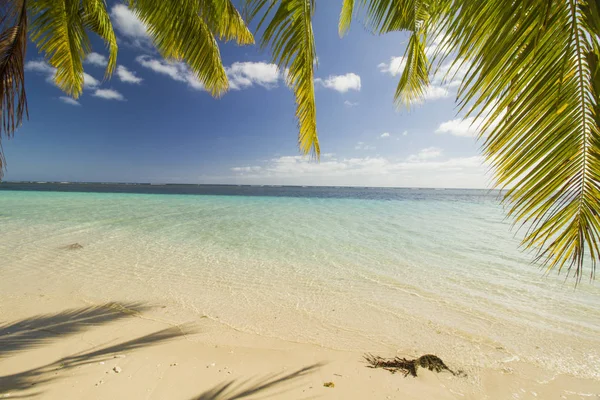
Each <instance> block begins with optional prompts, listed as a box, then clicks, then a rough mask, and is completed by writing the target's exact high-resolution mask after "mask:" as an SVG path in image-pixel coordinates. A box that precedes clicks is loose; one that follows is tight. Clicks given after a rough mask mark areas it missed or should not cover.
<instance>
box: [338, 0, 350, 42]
mask: <svg viewBox="0 0 600 400" xmlns="http://www.w3.org/2000/svg"><path fill="white" fill-rule="evenodd" d="M353 13H354V0H344V3H343V4H342V12H341V13H340V22H339V25H338V31H339V34H340V37H343V36H344V35H345V34H346V32H348V29H350V24H351V23H352V14H353Z"/></svg>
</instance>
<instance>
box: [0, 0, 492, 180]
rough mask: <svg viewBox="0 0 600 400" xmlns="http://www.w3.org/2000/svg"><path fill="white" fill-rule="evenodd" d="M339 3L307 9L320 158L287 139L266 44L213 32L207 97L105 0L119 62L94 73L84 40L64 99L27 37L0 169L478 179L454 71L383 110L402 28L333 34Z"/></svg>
mask: <svg viewBox="0 0 600 400" xmlns="http://www.w3.org/2000/svg"><path fill="white" fill-rule="evenodd" d="M340 4H341V1H321V2H319V3H318V4H317V7H318V8H317V11H316V15H315V20H314V31H315V38H316V45H317V53H318V57H319V65H318V69H317V72H316V77H317V80H316V82H315V85H316V101H317V120H318V121H317V122H318V131H319V137H320V143H321V150H322V153H323V155H322V158H321V162H320V163H315V162H311V161H310V160H309V159H307V158H303V157H302V156H301V155H300V154H299V152H298V148H297V126H296V121H295V117H294V111H295V104H294V98H293V94H292V92H291V91H290V90H289V88H287V86H286V85H285V82H284V81H283V76H282V75H283V74H282V73H281V72H280V71H278V70H277V68H276V67H275V66H274V65H272V64H270V55H269V53H268V51H260V50H259V49H258V48H257V47H256V46H246V47H238V46H235V45H233V44H222V46H221V53H222V58H223V62H224V64H225V66H226V67H227V71H228V75H229V78H230V82H231V86H232V90H230V92H228V93H227V94H226V95H225V96H224V97H223V98H221V99H214V98H212V97H211V96H210V95H209V94H208V93H207V92H205V91H204V90H203V89H202V85H200V84H199V82H198V81H197V80H195V78H194V77H193V75H192V74H190V73H189V70H188V69H187V68H186V67H185V66H184V65H182V64H176V63H175V64H174V63H169V62H167V61H165V60H163V59H161V58H160V56H159V55H158V54H157V53H156V52H155V51H154V50H153V48H152V45H151V44H150V41H149V40H148V38H147V36H146V34H145V30H144V27H143V25H141V24H140V22H139V21H138V20H137V19H136V18H135V17H134V16H133V15H132V14H131V13H130V12H129V11H128V10H127V9H126V8H125V7H124V6H122V5H119V4H118V3H113V2H109V6H110V8H111V15H112V17H113V24H114V26H115V30H116V32H117V35H118V38H119V43H120V46H119V56H118V66H119V67H118V70H117V72H116V73H115V74H114V76H113V77H112V79H110V80H106V81H105V80H104V79H103V76H104V65H105V63H106V50H105V48H104V45H103V44H102V42H100V41H97V40H93V44H94V48H93V50H94V53H93V54H92V55H90V56H89V57H88V59H87V62H86V64H85V71H86V74H87V75H86V88H85V90H84V94H83V95H82V96H81V97H80V98H79V99H78V100H77V102H74V101H73V100H72V99H69V98H66V97H64V94H63V93H61V91H60V90H59V89H58V88H57V87H56V86H55V85H54V84H53V83H52V74H53V71H52V69H51V68H50V67H49V66H48V65H47V64H46V63H45V62H44V61H43V58H42V57H41V56H40V55H39V54H37V53H36V51H35V46H34V45H33V44H30V45H29V49H28V56H27V59H28V63H27V65H26V69H27V72H26V74H27V75H26V87H27V95H28V101H29V113H30V119H29V121H26V122H25V123H24V125H23V126H22V127H21V128H20V129H19V130H18V131H17V133H16V135H15V138H13V139H11V140H3V145H4V150H5V155H6V158H7V162H8V170H7V173H6V176H5V179H6V180H35V181H104V182H155V183H156V182H160V183H232V184H277V185H281V184H291V185H356V186H399V187H405V186H409V187H487V186H489V183H490V181H491V176H490V175H489V173H486V171H487V168H486V167H485V166H483V165H482V160H481V158H480V157H479V154H480V152H479V148H480V144H479V143H477V141H476V140H475V138H474V136H475V134H476V132H475V129H474V128H473V126H471V125H470V122H472V121H466V122H460V121H459V120H457V118H458V116H457V114H456V107H455V103H454V98H455V93H456V83H457V82H456V81H451V82H449V83H446V84H444V85H441V83H440V82H439V80H438V79H434V80H433V85H432V87H431V88H430V90H429V91H428V96H427V97H428V98H427V99H426V100H425V102H424V103H423V104H421V105H419V106H416V107H414V108H411V110H410V111H407V110H397V109H396V108H395V106H394V104H393V94H394V90H395V87H396V84H397V82H398V79H399V73H398V70H399V67H400V66H401V63H402V58H401V56H402V54H403V53H404V48H405V43H406V36H405V35H403V34H392V35H386V36H373V35H370V34H369V33H367V32H366V31H365V29H364V28H363V27H362V26H361V25H360V24H359V23H355V24H354V25H353V26H352V29H351V30H350V33H349V34H348V35H347V36H346V37H344V38H343V39H340V38H339V36H338V33H337V18H338V14H339V8H340ZM432 46H435V43H432ZM457 76H460V71H459V74H457Z"/></svg>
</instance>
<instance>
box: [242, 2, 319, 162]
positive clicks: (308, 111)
mask: <svg viewBox="0 0 600 400" xmlns="http://www.w3.org/2000/svg"><path fill="white" fill-rule="evenodd" d="M247 6H248V13H249V16H250V18H251V19H254V18H256V17H258V16H260V22H259V24H258V29H259V30H260V29H261V27H262V26H263V24H264V22H265V21H266V20H267V17H268V16H269V15H272V16H271V20H270V21H269V23H268V24H267V26H266V27H265V28H264V32H263V38H262V42H261V45H262V47H266V46H268V45H271V49H272V52H273V59H274V61H275V63H277V64H278V65H279V68H280V70H282V71H284V70H286V71H288V72H287V78H286V80H287V83H288V85H289V86H291V87H292V88H293V90H294V94H295V96H296V104H297V108H296V117H297V118H298V126H299V128H300V133H299V139H298V144H299V147H300V150H301V151H302V152H303V153H304V154H309V153H311V152H312V154H314V155H315V156H316V157H319V155H320V151H321V150H320V147H319V137H318V135H317V110H316V106H315V89H314V65H315V64H314V62H315V60H316V52H315V42H314V36H313V30H312V16H313V13H314V9H315V1H314V0H281V1H278V2H276V1H271V0H248V1H247Z"/></svg>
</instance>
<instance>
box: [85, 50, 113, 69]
mask: <svg viewBox="0 0 600 400" xmlns="http://www.w3.org/2000/svg"><path fill="white" fill-rule="evenodd" d="M84 62H85V63H86V64H92V65H96V66H98V67H106V66H107V65H108V60H107V59H106V57H105V56H103V55H102V54H99V53H94V52H91V53H90V54H88V55H87V57H86V58H85V60H84Z"/></svg>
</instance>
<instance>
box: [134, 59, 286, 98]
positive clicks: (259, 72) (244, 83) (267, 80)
mask: <svg viewBox="0 0 600 400" xmlns="http://www.w3.org/2000/svg"><path fill="white" fill-rule="evenodd" d="M136 60H137V62H138V63H139V64H140V65H141V66H143V67H145V68H148V69H150V70H152V71H154V72H156V73H158V74H162V75H166V76H168V77H170V78H171V79H173V80H175V81H179V82H184V83H186V84H187V85H188V86H189V87H190V88H192V89H196V90H203V89H204V86H203V85H202V83H200V81H199V80H198V79H197V78H196V76H195V75H194V73H193V72H192V71H191V70H190V69H189V67H188V66H187V65H186V64H185V63H182V62H169V61H165V60H163V59H158V58H153V57H150V56H148V55H142V56H138V57H137V58H136ZM225 72H226V73H227V78H228V79H229V86H230V88H231V89H232V90H242V89H247V88H250V87H253V86H255V85H256V86H262V87H265V88H267V89H271V88H274V87H277V86H278V82H279V79H282V78H283V74H281V73H280V71H279V69H278V68H277V65H275V64H269V63H266V62H235V63H233V64H231V66H229V67H226V68H225Z"/></svg>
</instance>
